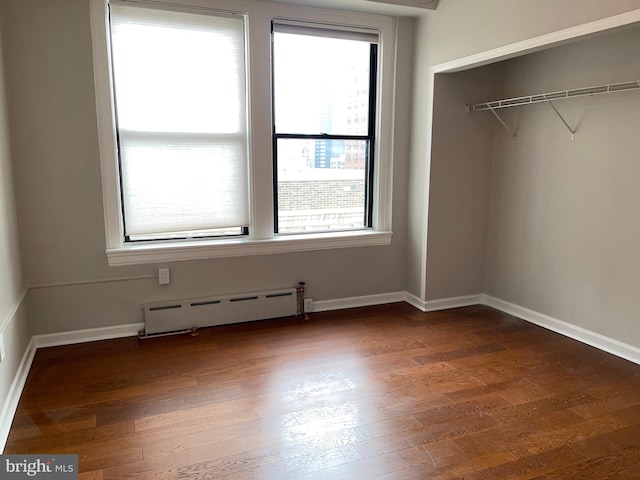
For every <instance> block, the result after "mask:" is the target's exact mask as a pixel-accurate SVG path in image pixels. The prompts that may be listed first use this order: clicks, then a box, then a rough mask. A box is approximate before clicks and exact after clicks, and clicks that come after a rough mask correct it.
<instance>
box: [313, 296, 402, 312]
mask: <svg viewBox="0 0 640 480" xmlns="http://www.w3.org/2000/svg"><path fill="white" fill-rule="evenodd" d="M407 295H408V294H407V293H406V292H394V293H381V294H378V295H366V296H362V297H349V298H339V299H337V300H321V301H314V302H313V310H312V311H311V312H310V313H312V312H328V311H331V310H342V309H345V308H356V307H370V306H372V305H384V304H386V303H394V302H404V301H406V300H407Z"/></svg>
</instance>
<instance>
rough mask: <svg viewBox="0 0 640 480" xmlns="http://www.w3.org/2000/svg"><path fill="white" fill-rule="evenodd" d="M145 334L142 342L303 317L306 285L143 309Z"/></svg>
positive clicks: (188, 300) (142, 334)
mask: <svg viewBox="0 0 640 480" xmlns="http://www.w3.org/2000/svg"><path fill="white" fill-rule="evenodd" d="M143 310H144V327H145V328H144V330H140V331H139V332H138V337H140V338H150V337H157V336H164V335H176V334H185V333H189V334H191V335H197V334H198V329H199V328H203V327H213V326H216V325H226V324H229V323H239V322H249V321H254V320H266V319H269V318H281V317H290V316H296V315H302V316H303V317H304V318H307V316H306V314H305V312H304V283H303V282H300V284H299V285H298V287H296V288H285V289H280V290H269V291H263V292H249V293H239V294H234V295H222V296H212V297H201V298H190V299H185V300H174V301H165V302H156V303H148V304H145V305H143Z"/></svg>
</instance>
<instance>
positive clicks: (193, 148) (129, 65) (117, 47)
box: [111, 4, 249, 240]
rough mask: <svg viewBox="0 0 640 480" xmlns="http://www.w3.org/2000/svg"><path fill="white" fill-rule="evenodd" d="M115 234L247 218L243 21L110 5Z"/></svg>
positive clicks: (232, 224) (227, 228) (150, 235)
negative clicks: (118, 211) (117, 207)
mask: <svg viewBox="0 0 640 480" xmlns="http://www.w3.org/2000/svg"><path fill="white" fill-rule="evenodd" d="M111 34H112V42H111V46H112V56H113V75H114V91H115V104H116V112H117V125H118V147H119V154H120V172H121V187H122V207H123V212H124V226H125V236H126V237H127V238H128V239H129V240H141V239H147V240H153V239H158V238H179V237H183V236H210V235H212V234H221V235H223V234H225V232H242V231H243V230H242V228H243V227H246V226H248V222H249V201H248V199H249V193H248V173H247V170H248V169H247V162H248V159H247V120H246V115H247V112H246V82H245V60H244V57H245V47H244V20H243V19H242V18H241V17H233V18H232V17H226V16H215V15H207V14H200V13H190V12H183V11H172V10H165V9H155V8H153V7H149V6H135V5H134V6H131V5H121V4H115V5H111Z"/></svg>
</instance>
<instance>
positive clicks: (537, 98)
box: [465, 80, 640, 112]
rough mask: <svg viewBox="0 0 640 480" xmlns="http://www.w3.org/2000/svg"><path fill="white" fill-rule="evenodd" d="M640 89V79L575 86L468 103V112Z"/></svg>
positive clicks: (466, 108) (466, 107)
mask: <svg viewBox="0 0 640 480" xmlns="http://www.w3.org/2000/svg"><path fill="white" fill-rule="evenodd" d="M636 89H640V80H634V81H632V82H623V83H611V84H608V85H599V86H597V87H586V88H575V89H573V90H563V91H561V92H551V93H539V94H536V95H529V96H526V97H516V98H507V99H504V100H495V101H492V102H486V103H476V104H475V105H466V106H465V110H466V111H467V112H480V111H483V110H491V111H493V110H496V109H498V108H509V107H518V106H520V105H530V104H532V103H543V102H551V101H554V100H564V99H566V98H575V97H584V96H588V95H599V94H603V93H616V92H624V91H627V90H636Z"/></svg>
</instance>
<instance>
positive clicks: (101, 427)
mask: <svg viewBox="0 0 640 480" xmlns="http://www.w3.org/2000/svg"><path fill="white" fill-rule="evenodd" d="M5 453H22V454H27V453H58V454H62V453H74V454H78V455H79V467H80V472H81V474H80V479H81V480H107V479H109V480H110V479H114V480H122V479H125V478H135V479H145V480H150V479H154V480H160V479H163V480H169V479H183V478H185V479H186V478H188V479H199V480H204V479H216V480H218V479H233V480H249V479H252V480H255V479H263V480H288V479H304V480H328V479H331V480H336V479H338V480H341V479H346V480H358V479H378V480H412V479H416V480H425V479H433V480H446V479H465V480H494V479H512V480H515V479H519V480H524V479H536V480H539V479H597V480H603V479H618V480H624V479H637V478H640V473H639V472H640V366H638V365H635V364H632V363H630V362H627V361H625V360H622V359H620V358H617V357H614V356H612V355H609V354H606V353H604V352H601V351H598V350H596V349H594V348H591V347H588V346H586V345H583V344H581V343H578V342H576V341H573V340H570V339H568V338H566V337H563V336H561V335H558V334H554V333H552V332H549V331H547V330H545V329H542V328H539V327H536V326H534V325H531V324H529V323H526V322H524V321H522V320H520V319H517V318H514V317H511V316H509V315H506V314H504V313H501V312H498V311H496V310H493V309H491V308H489V307H484V306H474V307H467V308H460V309H454V310H448V311H442V312H433V313H422V312H420V311H419V310H416V309H414V308H413V307H411V306H409V305H407V304H404V303H398V304H392V305H386V306H379V307H366V308H359V309H350V310H343V311H338V312H323V313H315V314H313V315H312V316H311V319H310V320H308V321H304V320H302V319H279V320H273V321H263V322H254V323H249V324H243V325H229V326H223V327H216V328H209V329H203V330H202V331H201V334H200V336H199V337H195V338H191V337H188V336H181V337H166V338H157V339H149V340H143V341H139V340H138V339H136V338H125V339H118V340H108V341H101V342H93V343H86V344H80V345H72V346H65V347H56V348H48V349H42V350H39V351H38V352H37V354H36V358H35V360H34V363H33V366H32V369H31V372H30V374H29V378H28V380H27V385H26V387H25V390H24V393H23V396H22V398H21V400H20V404H19V407H18V411H17V414H16V417H15V419H14V422H13V425H12V428H11V432H10V435H9V439H8V442H7V446H6V449H5Z"/></svg>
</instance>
